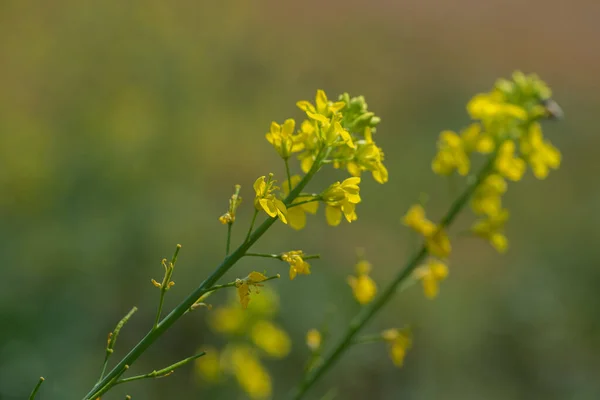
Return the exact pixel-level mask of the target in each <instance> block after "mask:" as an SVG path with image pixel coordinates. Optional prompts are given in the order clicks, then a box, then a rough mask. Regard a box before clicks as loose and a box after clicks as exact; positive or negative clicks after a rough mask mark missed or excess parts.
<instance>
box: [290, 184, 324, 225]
mask: <svg viewBox="0 0 600 400" xmlns="http://www.w3.org/2000/svg"><path fill="white" fill-rule="evenodd" d="M301 179H302V178H300V176H299V175H294V176H292V177H291V178H290V180H291V182H292V188H294V187H296V185H298V182H300V180H301ZM283 192H284V194H285V196H286V197H287V196H288V195H289V194H290V184H289V182H288V181H287V180H286V181H285V182H283ZM311 198H313V196H304V195H299V196H298V197H296V199H294V201H293V202H292V205H291V206H290V207H288V208H287V220H288V225H289V226H291V227H292V228H294V229H296V230H300V229H302V228H304V227H305V226H306V213H310V214H316V213H317V210H318V209H319V202H318V201H313V202H309V203H304V204H300V205H297V206H294V204H295V203H302V202H305V201H307V200H310V199H311Z"/></svg>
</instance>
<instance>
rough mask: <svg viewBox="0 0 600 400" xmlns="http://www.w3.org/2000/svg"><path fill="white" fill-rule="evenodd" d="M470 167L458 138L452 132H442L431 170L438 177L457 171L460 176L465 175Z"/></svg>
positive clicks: (467, 157)
mask: <svg viewBox="0 0 600 400" xmlns="http://www.w3.org/2000/svg"><path fill="white" fill-rule="evenodd" d="M470 167H471V161H470V160H469V156H468V155H467V153H466V152H465V150H464V148H463V144H462V141H461V139H460V136H458V135H457V134H456V133H454V132H452V131H443V132H442V133H441V134H440V139H439V140H438V153H437V154H436V156H435V158H434V159H433V162H432V163H431V168H432V169H433V172H435V173H436V174H439V175H450V174H451V173H453V172H454V171H457V172H458V173H459V174H460V175H463V176H464V175H467V174H468V173H469V169H470Z"/></svg>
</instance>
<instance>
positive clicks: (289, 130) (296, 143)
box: [265, 118, 304, 160]
mask: <svg viewBox="0 0 600 400" xmlns="http://www.w3.org/2000/svg"><path fill="white" fill-rule="evenodd" d="M295 126H296V121H294V120H293V119H291V118H290V119H286V120H285V122H284V123H283V125H279V124H278V123H277V122H271V130H270V132H269V133H267V134H266V135H265V137H266V138H267V140H268V141H269V143H271V144H272V145H273V147H275V150H277V153H279V156H280V157H281V158H283V159H285V160H287V159H288V158H289V157H290V155H291V154H292V153H296V152H299V151H302V150H304V142H303V139H304V137H303V135H302V134H294V127H295Z"/></svg>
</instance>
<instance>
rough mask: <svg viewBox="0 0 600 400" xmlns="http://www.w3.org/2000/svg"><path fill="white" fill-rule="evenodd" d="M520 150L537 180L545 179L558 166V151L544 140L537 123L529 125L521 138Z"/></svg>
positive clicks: (559, 156) (559, 159)
mask: <svg viewBox="0 0 600 400" xmlns="http://www.w3.org/2000/svg"><path fill="white" fill-rule="evenodd" d="M520 149H521V153H523V155H524V157H525V158H526V160H527V162H528V163H529V165H531V169H532V170H533V174H534V175H535V177H536V178H538V179H545V178H546V177H547V176H548V173H549V172H550V169H558V167H559V166H560V161H561V154H560V151H559V150H558V149H557V148H556V147H554V146H553V145H552V144H551V143H550V142H548V141H545V140H544V136H543V134H542V127H541V126H540V124H539V123H537V122H536V123H534V124H531V126H530V128H529V131H528V132H527V134H526V135H525V136H524V137H523V138H522V140H521V146H520Z"/></svg>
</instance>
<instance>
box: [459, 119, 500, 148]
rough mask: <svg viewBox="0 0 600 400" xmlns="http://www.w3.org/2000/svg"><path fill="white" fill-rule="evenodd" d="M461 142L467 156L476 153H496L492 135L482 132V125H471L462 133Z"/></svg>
mask: <svg viewBox="0 0 600 400" xmlns="http://www.w3.org/2000/svg"><path fill="white" fill-rule="evenodd" d="M460 140H461V141H462V145H463V148H464V150H465V152H466V153H467V154H469V153H472V152H474V151H476V152H478V153H481V154H488V153H491V152H492V151H494V147H495V143H494V139H493V138H492V136H491V135H489V134H487V133H485V132H482V128H481V124H477V123H475V124H471V125H469V126H467V127H466V128H465V129H463V130H462V131H461V132H460Z"/></svg>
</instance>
